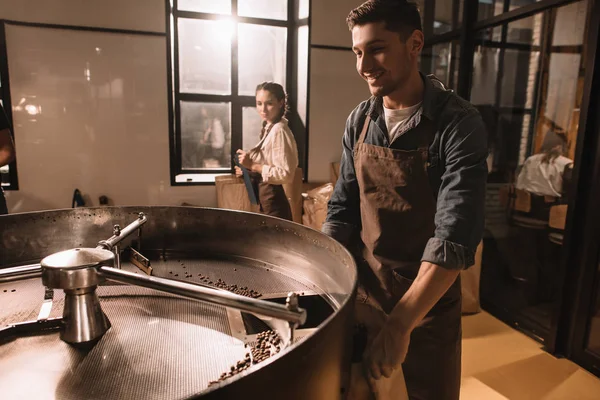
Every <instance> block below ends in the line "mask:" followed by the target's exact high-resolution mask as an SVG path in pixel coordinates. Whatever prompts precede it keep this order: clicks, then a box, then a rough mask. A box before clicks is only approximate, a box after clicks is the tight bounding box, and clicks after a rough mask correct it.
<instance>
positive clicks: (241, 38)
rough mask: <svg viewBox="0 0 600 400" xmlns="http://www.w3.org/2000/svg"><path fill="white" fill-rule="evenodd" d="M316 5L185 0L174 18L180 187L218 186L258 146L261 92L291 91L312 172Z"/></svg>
mask: <svg viewBox="0 0 600 400" xmlns="http://www.w3.org/2000/svg"><path fill="white" fill-rule="evenodd" d="M307 17H308V3H307V2H306V1H302V0H231V1H229V0H220V1H212V0H210V1H208V0H200V1H197V0H194V1H192V0H179V1H175V2H174V4H173V7H172V12H171V15H170V18H169V23H170V32H171V40H170V45H171V60H170V61H171V65H172V71H171V72H172V80H171V84H172V93H171V95H172V97H171V100H172V103H173V111H174V112H173V116H172V127H173V128H172V133H171V135H172V146H171V176H172V183H173V184H186V183H187V184H194V183H214V177H215V176H216V175H219V174H229V173H231V171H232V166H233V162H232V157H233V155H234V154H235V151H236V150H237V149H240V148H242V149H250V148H252V147H253V146H254V145H255V144H256V143H257V142H258V136H259V134H260V130H261V124H262V122H261V119H260V117H259V116H258V115H257V113H256V110H255V99H254V94H255V93H254V91H255V88H256V86H257V85H258V84H259V83H261V82H264V81H274V82H277V83H279V84H281V85H283V87H284V88H286V91H287V93H288V102H289V106H290V114H288V120H289V122H290V127H291V129H292V131H293V132H294V135H295V136H296V141H297V143H298V151H299V153H300V154H299V156H300V157H299V158H300V164H301V165H300V166H301V167H304V165H303V160H304V159H305V158H304V157H303V155H304V153H305V147H306V146H305V143H306V142H305V138H306V127H305V125H306V92H307V70H308V18H307Z"/></svg>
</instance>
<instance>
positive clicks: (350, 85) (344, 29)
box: [308, 0, 370, 182]
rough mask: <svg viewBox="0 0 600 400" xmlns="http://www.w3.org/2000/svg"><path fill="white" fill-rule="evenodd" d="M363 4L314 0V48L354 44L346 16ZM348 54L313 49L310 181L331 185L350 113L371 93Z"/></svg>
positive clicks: (311, 64)
mask: <svg viewBox="0 0 600 400" xmlns="http://www.w3.org/2000/svg"><path fill="white" fill-rule="evenodd" d="M361 3H362V1H361V0H352V1H347V0H327V1H321V0H313V1H312V32H311V44H313V45H315V44H316V45H329V46H344V47H348V48H350V47H351V46H352V38H351V35H350V32H349V31H348V26H347V25H346V17H347V16H348V13H349V12H350V10H352V8H354V7H356V6H358V5H360V4H361ZM355 63H356V59H355V56H354V53H352V52H351V51H350V50H347V51H345V50H331V49H319V48H312V49H311V60H310V95H309V102H308V104H309V138H308V149H309V150H308V180H309V181H310V182H326V181H329V166H330V163H332V162H334V161H339V160H340V157H341V153H342V136H343V133H344V126H345V124H346V119H347V118H348V115H349V114H350V112H351V111H352V110H353V109H354V108H355V107H356V106H357V105H358V104H359V103H360V102H361V101H363V100H365V99H368V98H369V96H370V94H369V90H368V87H367V84H366V82H365V81H364V80H363V79H362V78H360V76H359V75H358V73H357V72H356V67H355Z"/></svg>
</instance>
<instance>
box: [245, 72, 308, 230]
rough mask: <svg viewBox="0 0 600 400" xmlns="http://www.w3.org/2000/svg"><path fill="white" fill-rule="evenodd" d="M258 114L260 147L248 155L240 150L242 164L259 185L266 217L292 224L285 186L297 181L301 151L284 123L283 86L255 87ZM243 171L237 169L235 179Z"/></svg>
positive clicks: (263, 84) (285, 101)
mask: <svg viewBox="0 0 600 400" xmlns="http://www.w3.org/2000/svg"><path fill="white" fill-rule="evenodd" d="M256 110H257V111H258V113H259V115H260V117H261V118H262V120H263V127H262V131H261V133H260V138H259V141H258V144H257V145H256V146H254V148H252V149H251V150H248V151H247V152H246V151H244V150H238V151H237V154H238V159H239V163H240V164H241V165H242V166H244V167H245V168H247V169H248V170H249V171H250V172H251V173H252V174H251V176H252V177H253V181H254V182H255V183H256V184H257V185H258V200H259V202H260V206H261V211H262V212H263V213H264V214H266V215H271V216H274V217H279V218H284V219H287V220H290V221H291V220H292V210H291V208H290V203H289V202H288V199H287V196H286V195H285V191H284V190H283V186H282V185H283V184H285V183H290V182H292V181H293V180H294V174H295V172H296V168H297V167H298V148H297V146H296V140H295V139H294V134H293V133H292V131H291V130H290V128H289V126H288V121H287V119H285V114H286V112H287V96H286V94H285V90H284V89H283V87H282V86H281V85H279V84H278V83H274V82H263V83H261V84H260V85H258V86H257V87H256ZM241 174H242V171H241V169H240V168H238V167H236V175H238V176H239V175H241Z"/></svg>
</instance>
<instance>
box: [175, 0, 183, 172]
mask: <svg viewBox="0 0 600 400" xmlns="http://www.w3.org/2000/svg"><path fill="white" fill-rule="evenodd" d="M177 3H178V0H173V35H174V36H175V40H173V66H174V68H173V69H174V71H175V81H174V85H173V93H174V97H175V101H174V102H175V122H174V123H175V138H176V139H175V156H176V158H177V163H176V166H177V170H176V174H181V173H182V172H183V158H182V153H181V106H180V101H181V96H180V92H179V88H180V81H179V79H180V75H179V24H178V22H179V21H178V20H179V17H178V16H177V12H176V11H175V10H177V6H178V4H177Z"/></svg>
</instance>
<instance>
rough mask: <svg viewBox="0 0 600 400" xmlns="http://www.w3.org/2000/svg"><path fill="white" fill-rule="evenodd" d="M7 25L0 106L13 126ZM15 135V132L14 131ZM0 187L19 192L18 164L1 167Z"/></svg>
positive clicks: (1, 40)
mask: <svg viewBox="0 0 600 400" xmlns="http://www.w3.org/2000/svg"><path fill="white" fill-rule="evenodd" d="M4 26H5V24H4V23H3V22H2V23H1V25H0V104H2V107H3V108H4V111H5V112H6V116H7V117H8V122H9V123H10V124H11V126H12V125H13V124H12V109H11V101H10V90H9V87H8V84H9V82H8V57H7V53H6V34H5V32H6V31H5V29H4ZM13 134H14V130H13ZM0 186H1V187H2V189H4V190H18V189H19V183H18V180H17V162H16V161H13V162H12V163H10V164H9V165H5V166H4V167H0Z"/></svg>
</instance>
